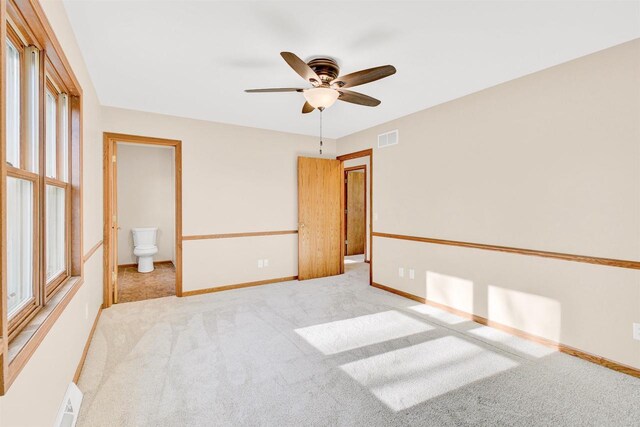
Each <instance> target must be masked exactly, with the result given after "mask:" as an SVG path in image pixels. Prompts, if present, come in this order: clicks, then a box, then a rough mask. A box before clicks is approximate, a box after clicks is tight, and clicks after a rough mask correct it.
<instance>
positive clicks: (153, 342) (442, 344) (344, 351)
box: [78, 263, 640, 427]
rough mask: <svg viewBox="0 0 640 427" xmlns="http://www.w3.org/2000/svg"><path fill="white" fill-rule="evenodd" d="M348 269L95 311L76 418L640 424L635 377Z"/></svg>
mask: <svg viewBox="0 0 640 427" xmlns="http://www.w3.org/2000/svg"><path fill="white" fill-rule="evenodd" d="M346 270H347V273H346V274H345V275H343V276H337V277H331V278H324V279H318V280H311V281H305V282H287V283H279V284H272V285H267V286H259V287H253V288H247V289H239V290H234V291H227V292H220V293H215V294H207V295H199V296H193V297H187V298H176V297H167V298H161V299H154V300H148V301H141V302H136V303H131V304H123V305H117V306H114V307H112V308H110V309H108V310H105V311H104V312H103V314H102V317H101V318H100V321H99V324H98V327H97V330H96V333H95V337H94V339H93V342H92V344H91V347H90V349H89V354H88V357H87V361H86V364H85V366H84V370H83V372H82V376H81V378H80V381H79V386H80V388H81V389H82V391H83V392H84V393H85V396H84V401H83V404H82V409H81V414H80V419H79V422H78V425H79V426H91V427H96V426H136V427H137V426H307V425H310V426H338V425H340V426H352V425H357V426H383V425H420V426H467V425H483V426H564V425H571V426H578V425H579V426H609V425H611V426H638V425H640V404H639V402H640V380H639V379H636V378H632V377H629V376H626V375H623V374H619V373H617V372H614V371H611V370H608V369H606V368H603V367H600V366H597V365H594V364H591V363H588V362H585V361H582V360H580V359H577V358H574V357H571V356H567V355H563V354H560V353H555V352H552V351H551V350H549V349H547V348H545V347H541V346H539V345H536V344H533V343H530V342H528V341H523V340H520V339H518V338H515V337H512V336H510V335H507V334H504V333H502V332H499V331H496V330H494V329H491V328H487V327H483V326H481V325H478V324H475V323H473V322H470V321H466V320H465V319H461V318H458V317H456V316H454V315H451V314H448V313H446V312H443V311H440V310H438V309H434V308H432V307H430V306H424V305H421V304H417V303H415V302H413V301H410V300H407V299H404V298H401V297H398V296H395V295H392V294H389V293H387V292H384V291H381V290H378V289H375V288H371V287H369V286H367V277H368V264H364V263H357V264H348V265H346Z"/></svg>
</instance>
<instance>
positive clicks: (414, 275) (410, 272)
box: [409, 268, 416, 280]
mask: <svg viewBox="0 0 640 427" xmlns="http://www.w3.org/2000/svg"><path fill="white" fill-rule="evenodd" d="M415 278H416V271H415V270H414V269H413V268H410V269H409V279H411V280H413V279H415Z"/></svg>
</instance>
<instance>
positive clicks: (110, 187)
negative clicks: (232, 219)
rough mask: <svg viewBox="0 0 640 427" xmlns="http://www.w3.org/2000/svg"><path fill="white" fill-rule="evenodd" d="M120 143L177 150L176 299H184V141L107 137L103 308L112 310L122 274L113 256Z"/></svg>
mask: <svg viewBox="0 0 640 427" xmlns="http://www.w3.org/2000/svg"><path fill="white" fill-rule="evenodd" d="M118 142H126V143H130V144H147V145H158V146H164V147H174V149H175V178H174V181H175V258H176V296H178V297H181V296H182V141H179V140H175V139H164V138H154V137H147V136H139V135H127V134H121V133H112V132H104V133H103V182H104V188H103V190H104V192H103V204H104V208H103V214H104V217H103V235H104V237H103V245H104V249H103V283H104V286H103V287H104V294H103V308H108V307H111V305H113V304H114V303H115V302H114V300H113V294H114V292H113V291H114V282H115V280H114V276H113V275H114V274H115V275H116V276H117V274H118V260H117V259H115V256H114V254H113V253H112V252H113V250H114V249H115V248H117V243H118V240H117V239H118V233H117V230H116V227H117V218H116V222H115V223H114V221H113V218H114V217H115V216H116V215H117V206H116V205H114V204H113V203H112V198H111V195H112V193H113V194H116V201H117V181H116V173H117V168H116V164H117V163H116V160H117V149H116V144H117V143H118Z"/></svg>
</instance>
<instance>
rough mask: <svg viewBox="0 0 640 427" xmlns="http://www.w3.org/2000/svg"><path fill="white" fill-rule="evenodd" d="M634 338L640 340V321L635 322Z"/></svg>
mask: <svg viewBox="0 0 640 427" xmlns="http://www.w3.org/2000/svg"><path fill="white" fill-rule="evenodd" d="M633 339H634V340H638V341H640V323H634V324H633Z"/></svg>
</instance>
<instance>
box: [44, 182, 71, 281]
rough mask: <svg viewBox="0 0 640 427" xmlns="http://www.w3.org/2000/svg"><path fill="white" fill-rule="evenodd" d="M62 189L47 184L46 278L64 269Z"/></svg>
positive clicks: (63, 207) (50, 277) (63, 205)
mask: <svg viewBox="0 0 640 427" xmlns="http://www.w3.org/2000/svg"><path fill="white" fill-rule="evenodd" d="M64 193H65V191H64V189H63V188H59V187H55V186H53V185H47V196H46V207H45V210H46V216H47V220H46V224H45V228H46V239H47V244H46V246H47V247H46V250H47V253H46V262H47V280H49V279H52V278H53V277H55V276H57V275H58V274H59V273H61V272H62V271H64V270H65V258H66V257H65V255H66V254H65V220H64V218H65V203H64V196H65V195H64Z"/></svg>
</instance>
